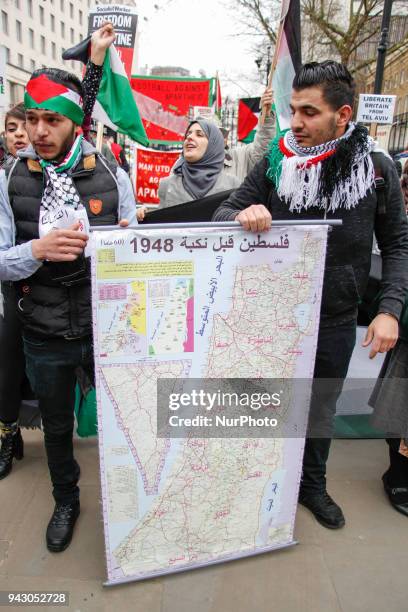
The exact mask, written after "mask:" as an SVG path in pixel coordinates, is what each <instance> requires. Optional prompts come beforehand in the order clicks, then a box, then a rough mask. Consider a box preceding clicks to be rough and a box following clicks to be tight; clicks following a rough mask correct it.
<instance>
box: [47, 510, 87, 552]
mask: <svg viewBox="0 0 408 612" xmlns="http://www.w3.org/2000/svg"><path fill="white" fill-rule="evenodd" d="M79 512H80V507H79V500H78V501H76V502H73V503H72V504H56V505H55V508H54V512H53V515H52V517H51V520H50V522H49V523H48V527H47V536H46V538H47V548H48V550H50V551H51V552H62V551H63V550H65V549H66V548H68V546H69V545H70V543H71V540H72V534H73V533H74V527H75V523H76V520H77V518H78V516H79Z"/></svg>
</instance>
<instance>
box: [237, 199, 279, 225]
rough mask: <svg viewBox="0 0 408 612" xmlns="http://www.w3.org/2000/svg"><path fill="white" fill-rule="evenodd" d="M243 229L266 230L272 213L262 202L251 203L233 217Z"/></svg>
mask: <svg viewBox="0 0 408 612" xmlns="http://www.w3.org/2000/svg"><path fill="white" fill-rule="evenodd" d="M235 221H239V223H240V224H241V225H242V227H243V228H244V229H245V230H247V231H248V230H250V231H251V232H266V231H267V230H268V229H270V227H271V222H272V215H271V213H270V212H269V210H268V209H267V208H266V206H264V205H263V204H252V206H249V207H248V208H245V209H244V210H241V212H240V213H239V214H238V215H237V216H236V217H235Z"/></svg>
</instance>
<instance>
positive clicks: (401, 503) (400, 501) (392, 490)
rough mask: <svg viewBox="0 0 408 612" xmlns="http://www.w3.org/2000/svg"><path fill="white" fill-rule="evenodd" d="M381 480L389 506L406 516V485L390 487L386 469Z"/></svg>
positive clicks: (407, 490) (407, 498)
mask: <svg viewBox="0 0 408 612" xmlns="http://www.w3.org/2000/svg"><path fill="white" fill-rule="evenodd" d="M382 481H383V484H384V490H385V492H386V494H387V496H388V499H389V500H390V504H391V506H392V507H393V508H395V510H397V512H401V514H404V515H405V516H408V487H391V486H390V484H389V482H388V470H387V472H385V474H383V477H382Z"/></svg>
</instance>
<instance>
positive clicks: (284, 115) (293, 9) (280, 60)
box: [272, 0, 302, 131]
mask: <svg viewBox="0 0 408 612" xmlns="http://www.w3.org/2000/svg"><path fill="white" fill-rule="evenodd" d="M274 62H276V67H275V70H274V72H273V77H272V87H273V97H274V103H275V108H276V116H277V119H278V127H279V129H280V131H282V130H286V129H287V128H289V127H290V106H289V104H290V97H291V94H292V83H293V79H294V77H295V74H296V72H297V71H298V70H299V68H300V66H301V63H302V59H301V46H300V0H282V11H281V17H280V26H279V33H278V39H277V42H276V49H275V57H274Z"/></svg>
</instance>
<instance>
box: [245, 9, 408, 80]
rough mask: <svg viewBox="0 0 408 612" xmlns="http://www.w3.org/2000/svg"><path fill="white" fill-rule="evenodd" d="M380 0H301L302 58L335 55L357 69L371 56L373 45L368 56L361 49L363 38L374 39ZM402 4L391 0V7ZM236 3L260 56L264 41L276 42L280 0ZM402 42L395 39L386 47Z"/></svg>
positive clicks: (368, 62) (273, 43) (392, 48)
mask: <svg viewBox="0 0 408 612" xmlns="http://www.w3.org/2000/svg"><path fill="white" fill-rule="evenodd" d="M383 4H384V0H301V10H302V35H303V41H302V50H303V53H304V58H303V59H304V60H307V61H310V60H312V59H323V57H335V58H337V59H338V60H339V61H341V62H342V63H344V64H345V65H346V66H348V67H349V69H350V70H351V71H352V72H353V73H354V74H356V73H358V72H359V71H361V70H362V69H363V68H365V67H366V66H368V65H369V64H371V62H372V61H373V59H374V58H375V46H374V47H373V46H371V47H370V56H368V55H367V54H366V55H365V56H364V53H362V50H363V49H367V48H368V47H367V45H366V46H365V47H364V45H365V43H367V41H375V42H377V40H378V36H379V33H378V31H379V27H380V15H381V13H382V9H383ZM404 4H405V6H406V2H405V1H404V0H394V6H395V7H397V6H402V5H404ZM237 6H238V7H239V9H240V13H241V15H240V18H239V20H240V22H241V23H242V24H244V25H245V34H246V35H247V36H250V37H254V38H255V41H256V44H255V47H254V48H253V51H254V52H255V53H258V56H260V57H262V55H264V54H265V51H266V47H267V45H268V44H269V45H275V43H276V33H277V28H278V20H279V12H280V6H281V1H280V0H235V1H234V7H235V10H236V7H237ZM402 43H403V41H401V40H400V41H397V42H395V43H394V44H393V45H391V46H390V48H389V51H394V50H395V49H397V48H398V47H399V46H400V45H401V44H402ZM373 49H374V54H373V51H372V50H373Z"/></svg>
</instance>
